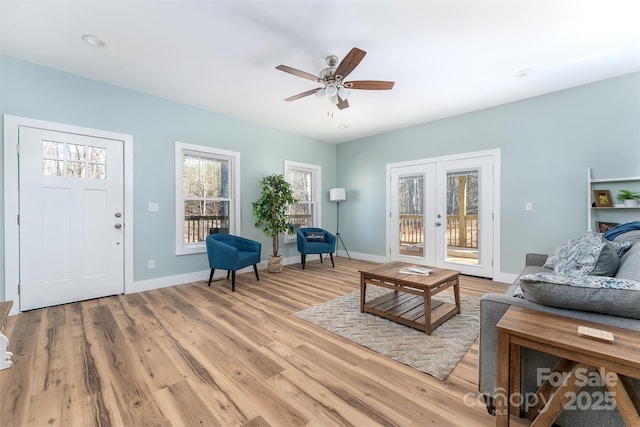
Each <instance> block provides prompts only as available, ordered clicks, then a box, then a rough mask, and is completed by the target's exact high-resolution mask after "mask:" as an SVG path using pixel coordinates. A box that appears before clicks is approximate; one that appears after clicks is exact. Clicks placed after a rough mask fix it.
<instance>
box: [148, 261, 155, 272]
mask: <svg viewBox="0 0 640 427" xmlns="http://www.w3.org/2000/svg"><path fill="white" fill-rule="evenodd" d="M147 266H148V268H149V270H152V269H154V268H156V260H155V259H150V260H149V261H147Z"/></svg>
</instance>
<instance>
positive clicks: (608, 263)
mask: <svg viewBox="0 0 640 427" xmlns="http://www.w3.org/2000/svg"><path fill="white" fill-rule="evenodd" d="M618 264H619V258H618V251H617V249H616V248H615V247H614V246H613V244H612V243H611V242H609V241H608V240H606V239H605V238H604V237H603V235H602V234H598V233H587V234H585V235H583V236H581V237H579V238H577V239H572V240H569V241H567V242H565V243H563V244H562V245H561V246H560V247H559V248H558V249H556V250H555V251H554V252H553V253H552V254H551V255H550V256H549V258H548V259H547V261H546V262H545V264H544V266H545V267H547V268H553V270H554V272H555V273H557V274H562V275H577V276H584V275H587V274H592V275H594V276H613V275H614V274H615V273H616V270H617V269H618Z"/></svg>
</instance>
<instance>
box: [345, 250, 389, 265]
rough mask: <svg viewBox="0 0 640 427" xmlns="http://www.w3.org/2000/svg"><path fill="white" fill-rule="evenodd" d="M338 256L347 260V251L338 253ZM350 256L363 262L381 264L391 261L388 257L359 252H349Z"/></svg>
mask: <svg viewBox="0 0 640 427" xmlns="http://www.w3.org/2000/svg"><path fill="white" fill-rule="evenodd" d="M336 255H338V256H341V257H344V258H347V252H345V251H337V253H336ZM349 255H351V258H353V259H359V260H362V261H371V262H379V263H385V262H389V260H388V259H387V258H386V257H383V256H379V255H371V254H363V253H359V252H349Z"/></svg>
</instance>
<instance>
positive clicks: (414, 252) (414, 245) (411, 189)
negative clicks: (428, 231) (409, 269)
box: [398, 175, 424, 257]
mask: <svg viewBox="0 0 640 427" xmlns="http://www.w3.org/2000/svg"><path fill="white" fill-rule="evenodd" d="M398 214H399V221H398V223H399V224H398V226H399V227H400V229H399V230H398V231H399V232H398V236H399V237H400V241H399V242H398V243H399V245H398V247H399V248H400V254H401V255H410V256H419V257H422V256H424V176H423V175H415V176H402V177H400V178H399V179H398Z"/></svg>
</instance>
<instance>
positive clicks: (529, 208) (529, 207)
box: [524, 202, 533, 212]
mask: <svg viewBox="0 0 640 427" xmlns="http://www.w3.org/2000/svg"><path fill="white" fill-rule="evenodd" d="M524 210H525V211H527V212H530V211H532V210H533V202H525V203H524Z"/></svg>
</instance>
